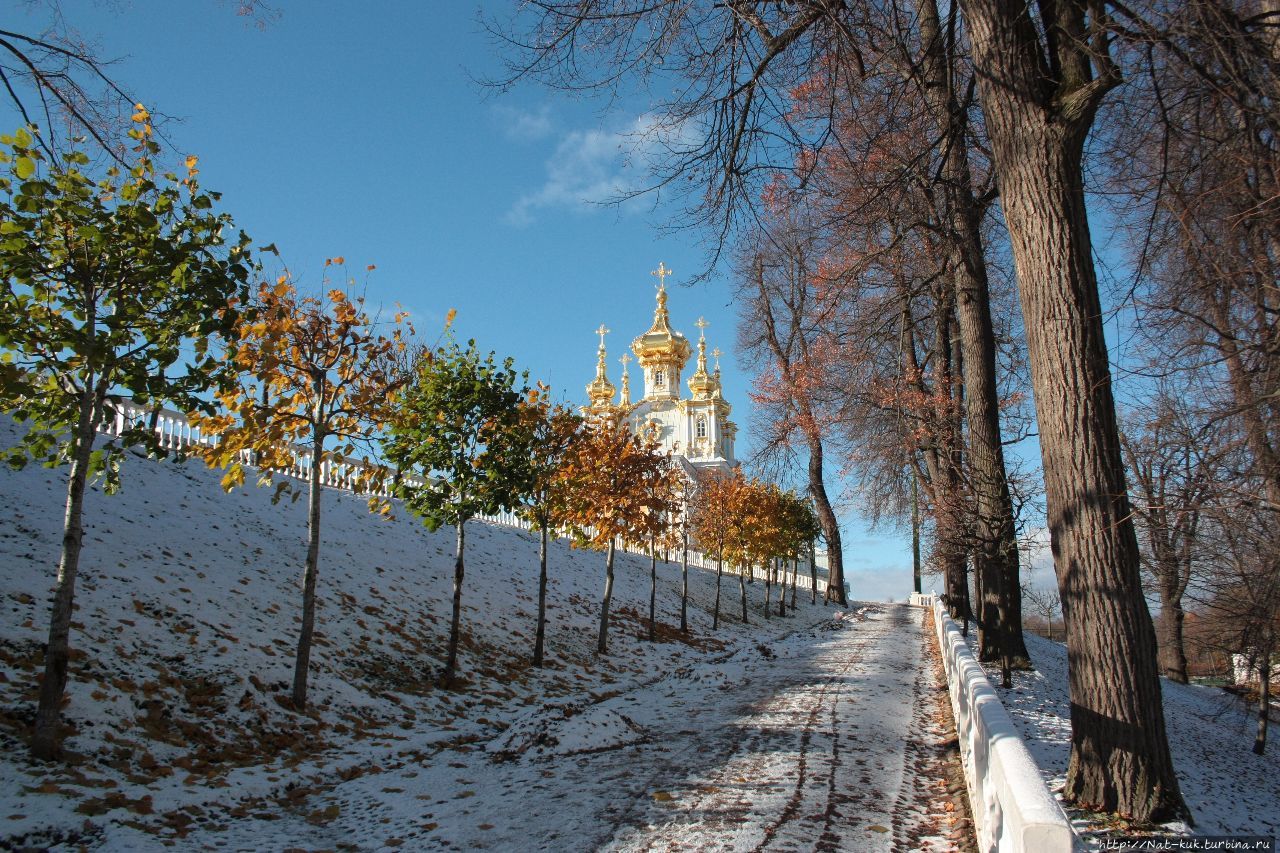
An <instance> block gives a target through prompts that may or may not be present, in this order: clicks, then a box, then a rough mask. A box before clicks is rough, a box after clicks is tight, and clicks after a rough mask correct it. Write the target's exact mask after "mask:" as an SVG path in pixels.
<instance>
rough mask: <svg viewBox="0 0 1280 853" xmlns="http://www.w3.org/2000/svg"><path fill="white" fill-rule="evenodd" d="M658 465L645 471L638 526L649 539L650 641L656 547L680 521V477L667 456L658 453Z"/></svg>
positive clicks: (665, 544) (655, 622) (655, 611)
mask: <svg viewBox="0 0 1280 853" xmlns="http://www.w3.org/2000/svg"><path fill="white" fill-rule="evenodd" d="M658 460H659V464H656V465H654V466H653V468H652V469H651V470H646V471H645V472H644V474H645V476H643V477H642V478H641V481H640V486H639V487H640V489H641V492H642V497H643V498H644V500H645V512H644V515H643V516H641V528H642V530H643V532H644V534H646V535H647V536H648V539H649V642H651V643H652V642H653V641H654V640H656V639H657V638H658V637H657V625H658V615H657V614H658V548H659V546H661V547H662V548H663V549H664V550H665V549H666V548H667V547H669V545H670V544H671V542H670V539H671V536H672V534H673V533H674V531H675V530H676V529H677V528H678V526H679V524H680V521H679V518H678V517H677V513H679V512H680V493H681V492H680V481H681V480H682V479H683V476H682V475H681V473H680V470H679V469H678V468H676V466H675V464H674V463H673V462H672V460H671V457H670V456H669V455H665V456H661V455H660V456H658Z"/></svg>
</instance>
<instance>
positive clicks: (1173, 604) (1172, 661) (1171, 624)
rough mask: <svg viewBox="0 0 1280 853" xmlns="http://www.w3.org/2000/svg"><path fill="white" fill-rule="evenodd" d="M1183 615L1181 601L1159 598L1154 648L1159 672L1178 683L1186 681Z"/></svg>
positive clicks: (1184, 615)
mask: <svg viewBox="0 0 1280 853" xmlns="http://www.w3.org/2000/svg"><path fill="white" fill-rule="evenodd" d="M1162 598H1163V597H1162ZM1185 617H1186V614H1185V612H1184V611H1183V609H1182V602H1181V601H1173V600H1161V602H1160V613H1159V614H1158V615H1157V616H1156V648H1157V653H1158V654H1159V662H1160V672H1161V673H1163V674H1164V677H1165V678H1167V679H1169V680H1170V681H1176V682H1178V683H1179V684H1186V683H1187V652H1186V646H1185V644H1184V643H1183V640H1182V625H1183V622H1184V621H1185Z"/></svg>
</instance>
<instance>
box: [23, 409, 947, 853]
mask: <svg viewBox="0 0 1280 853" xmlns="http://www.w3.org/2000/svg"><path fill="white" fill-rule="evenodd" d="M9 430H11V426H10V425H8V424H7V422H3V421H0V446H3V445H4V444H5V443H6V436H7V434H8V432H9ZM64 476H65V469H63V470H55V471H48V470H45V469H41V468H29V469H27V470H24V471H21V472H11V471H8V470H0V608H2V609H3V612H4V614H5V616H4V618H3V620H0V743H2V744H3V747H4V749H3V755H2V756H0V809H2V810H0V818H2V820H3V830H0V847H3V846H15V847H23V846H28V845H30V846H39V847H44V846H50V845H53V846H59V845H62V846H65V847H68V848H73V847H79V846H80V845H87V846H89V847H99V848H104V849H113V850H145V849H158V848H160V847H162V846H165V845H174V844H177V845H178V846H180V847H182V848H184V849H185V848H199V847H211V848H226V849H282V848H285V847H289V846H292V845H299V846H306V847H329V848H338V849H379V848H394V847H397V846H403V847H405V848H407V849H418V848H422V847H453V846H468V847H491V848H493V849H536V848H544V849H593V848H596V847H600V846H612V847H616V848H618V849H640V848H647V847H656V848H662V849H670V848H672V847H675V846H681V845H687V846H689V847H690V848H696V849H704V848H706V847H708V846H716V845H719V846H723V847H725V848H726V849H746V848H755V847H757V845H760V844H762V843H763V844H765V845H766V846H768V847H789V846H790V845H792V844H793V843H801V844H803V845H804V846H806V847H807V846H810V845H812V844H818V845H819V846H820V847H823V846H830V845H833V844H844V845H845V846H846V847H853V848H856V849H873V848H879V849H892V848H896V849H916V847H917V846H919V845H920V844H925V843H936V844H937V845H939V846H943V844H944V842H943V841H942V840H940V839H939V838H936V836H939V835H943V834H945V832H946V830H947V829H948V828H950V827H951V826H952V821H953V816H952V813H951V809H952V808H953V804H952V803H951V801H950V800H948V799H947V791H946V787H945V785H944V784H942V783H941V782H940V781H939V778H940V776H941V773H942V771H941V770H940V769H939V762H940V760H941V759H940V758H939V755H941V754H942V752H943V750H942V747H941V744H942V743H943V742H944V741H945V740H947V739H948V738H947V736H946V732H945V730H944V729H943V728H942V727H941V724H939V723H938V721H937V718H936V702H935V701H934V700H935V699H936V698H937V695H938V689H937V685H936V684H935V683H934V682H933V681H932V675H931V673H930V671H929V668H927V667H922V666H921V665H920V660H921V655H922V654H923V652H922V651H921V650H922V648H923V646H922V637H923V634H922V633H921V631H920V629H919V625H918V624H917V621H918V618H919V617H918V611H910V610H907V609H906V608H903V607H898V608H893V607H891V608H888V609H886V610H885V611H882V612H880V611H869V612H867V613H865V614H864V618H857V617H856V616H854V617H851V618H849V619H841V620H838V621H835V620H833V619H832V616H833V613H834V612H835V611H834V610H833V609H831V608H823V607H822V605H821V604H819V605H818V606H816V607H811V606H809V605H807V604H806V603H805V602H806V601H807V597H806V595H804V594H803V593H802V594H801V596H800V604H801V607H800V609H799V611H798V612H797V614H796V615H795V616H789V617H788V618H785V619H779V618H776V617H775V618H773V619H769V620H766V619H764V618H763V617H762V615H761V613H760V602H761V599H762V596H763V592H764V590H763V588H762V585H761V584H759V583H757V584H755V585H753V586H751V587H749V588H748V589H749V592H750V596H751V600H752V605H753V607H752V624H751V625H750V626H744V625H742V624H741V623H740V622H739V621H738V620H737V619H735V618H734V617H733V613H734V612H735V609H734V608H735V605H736V593H737V580H736V578H733V577H726V582H725V588H724V600H723V602H722V625H721V629H720V630H719V631H718V632H715V633H713V632H712V630H711V614H710V612H709V611H710V607H711V601H712V596H713V594H714V575H712V574H710V573H706V572H700V571H696V570H691V571H690V575H691V584H690V585H691V593H692V602H691V608H690V626H691V631H690V633H689V636H688V637H682V636H681V635H680V633H679V631H678V630H677V627H678V618H679V617H678V613H679V610H678V608H679V566H678V565H677V564H675V563H672V564H670V565H663V564H661V563H659V574H660V581H659V592H658V606H659V611H660V617H659V618H660V621H661V623H662V625H661V627H660V631H659V638H658V642H656V643H650V642H647V641H646V640H645V639H644V636H645V622H646V615H647V602H648V570H649V566H648V561H647V560H644V559H642V558H639V557H634V556H628V555H620V556H619V560H618V567H617V574H618V578H617V584H616V587H615V592H614V609H613V613H614V619H613V622H612V627H611V634H610V637H611V642H610V654H609V655H608V656H606V657H603V658H598V657H597V656H596V655H595V654H594V647H595V630H596V619H597V615H598V603H599V595H600V593H601V587H602V583H603V562H604V558H603V555H602V554H600V553H598V552H592V551H582V550H574V549H570V548H569V547H568V546H567V545H566V544H564V543H556V544H555V545H553V547H552V550H551V555H550V562H551V569H550V573H551V577H552V581H551V587H550V594H549V612H548V616H549V624H548V628H547V643H548V658H549V661H548V666H547V667H546V668H545V669H542V670H537V669H534V668H532V667H530V666H529V665H528V657H529V652H530V650H531V645H532V638H533V629H534V614H535V607H536V592H537V542H536V540H535V538H534V537H533V536H531V535H530V534H528V533H524V532H522V531H519V530H515V529H511V528H503V527H496V526H489V525H485V524H480V523H474V524H473V525H472V526H471V527H470V528H469V531H468V537H467V544H468V548H467V566H468V573H467V579H466V584H465V589H464V592H463V603H464V613H463V628H464V636H463V642H462V653H461V662H460V663H461V666H460V670H461V674H462V676H463V679H464V683H463V684H462V686H460V687H458V688H456V689H453V690H441V689H437V688H435V687H434V686H433V684H432V679H433V676H434V674H435V672H436V671H437V670H438V668H439V666H440V664H441V662H442V655H443V652H444V646H445V636H446V630H447V624H448V618H449V615H448V607H449V597H450V587H451V581H452V569H453V566H452V562H453V554H452V547H453V532H452V530H449V529H445V530H442V531H440V532H438V533H436V534H429V533H427V532H426V531H425V530H424V529H423V528H422V527H421V525H419V524H418V523H417V522H416V521H415V520H414V519H412V518H410V517H407V516H403V515H402V516H401V517H398V518H396V519H395V520H393V521H390V522H386V521H381V520H378V519H376V518H374V517H372V516H370V515H369V514H368V513H367V511H366V508H365V502H364V501H363V500H362V499H360V498H357V497H354V496H351V495H345V494H341V493H336V492H329V493H326V495H325V500H324V515H323V522H322V525H323V530H324V545H323V549H322V551H321V558H320V587H319V608H318V618H317V635H316V636H317V639H316V648H315V649H314V650H313V653H312V673H311V694H310V698H311V704H312V710H311V711H310V713H309V714H307V715H303V716H300V715H296V714H293V713H291V712H289V711H288V710H286V709H285V708H284V707H282V706H281V704H280V700H281V699H282V698H283V697H284V696H285V695H287V689H288V684H289V680H290V677H291V673H292V657H293V648H294V644H295V641H296V631H297V624H298V621H299V611H300V609H301V591H300V575H301V565H302V561H303V556H304V552H305V506H304V502H302V501H299V502H298V503H292V504H291V503H289V502H288V501H285V502H282V503H280V504H278V505H272V504H271V502H270V491H269V490H266V489H254V488H246V489H240V490H237V491H236V492H234V493H232V494H224V493H222V491H221V489H220V488H219V487H218V476H219V475H218V474H217V473H216V472H211V471H207V470H205V469H204V468H203V467H202V466H200V465H199V464H198V463H195V462H190V463H186V464H174V463H156V462H152V461H147V460H141V459H134V458H132V457H131V458H129V459H128V460H127V462H126V469H125V472H124V476H125V491H124V493H123V494H121V495H118V496H115V497H105V496H103V495H102V494H100V493H99V492H98V491H96V490H95V491H94V492H93V493H92V494H91V496H90V498H89V505H88V508H87V511H86V528H87V533H86V545H85V552H84V555H83V558H82V562H81V571H82V575H81V581H80V584H79V586H78V589H77V601H78V609H77V613H76V620H75V623H74V626H73V634H72V645H73V648H74V649H75V651H74V653H73V663H72V671H71V681H70V684H69V688H68V697H69V701H68V704H67V705H66V708H65V710H64V714H65V719H66V720H67V721H68V722H69V724H70V725H71V727H72V730H73V734H72V735H71V736H70V737H69V739H68V741H67V747H68V749H69V750H70V751H71V760H70V762H69V763H68V764H66V765H60V766H43V765H32V764H31V763H29V762H28V760H27V759H26V753H25V746H24V744H23V743H22V738H23V736H24V732H25V728H26V726H27V725H28V724H29V722H30V720H31V717H32V714H33V710H34V698H35V684H36V673H37V671H38V667H39V665H40V663H41V659H42V654H41V650H40V646H41V643H42V642H43V640H44V633H45V630H46V624H47V619H48V603H47V602H48V594H49V590H50V588H51V583H52V576H53V570H54V567H55V565H56V562H57V553H58V544H59V540H60V533H61V517H62V512H61V506H62V500H63V489H64V480H63V478H64ZM797 780H799V781H797ZM823 839H825V841H823ZM854 839H857V843H854V841H853V840H854ZM930 839H932V841H930ZM820 842H821V843H820Z"/></svg>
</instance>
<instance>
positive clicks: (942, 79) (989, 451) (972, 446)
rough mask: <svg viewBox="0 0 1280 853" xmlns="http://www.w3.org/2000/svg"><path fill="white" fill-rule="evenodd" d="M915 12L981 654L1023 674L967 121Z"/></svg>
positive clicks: (933, 13) (925, 11)
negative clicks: (954, 357)
mask: <svg viewBox="0 0 1280 853" xmlns="http://www.w3.org/2000/svg"><path fill="white" fill-rule="evenodd" d="M918 8H919V10H920V39H921V42H922V46H923V48H924V57H923V59H924V66H925V75H926V77H927V78H928V80H929V85H928V86H927V87H926V92H927V94H928V95H929V101H930V107H931V110H932V112H933V115H934V121H935V124H936V125H937V129H938V131H939V133H940V135H942V136H944V137H945V138H946V139H947V140H948V144H947V145H946V146H945V152H946V156H945V160H944V163H943V167H942V173H943V177H944V180H943V186H942V190H943V195H944V196H945V198H946V199H947V203H946V204H945V206H944V210H943V212H942V215H943V216H944V217H946V218H948V219H949V222H948V223H947V225H948V226H949V227H948V230H947V232H946V234H945V237H946V240H947V246H948V250H949V252H950V255H951V268H952V271H953V281H954V286H955V291H956V294H955V298H956V318H957V320H958V326H959V336H958V337H959V343H960V351H961V353H962V354H963V357H962V358H961V359H959V361H960V370H961V376H962V378H963V380H964V404H965V416H966V421H967V424H968V438H969V441H968V450H969V457H968V462H969V474H970V485H971V488H972V489H973V493H974V497H975V505H976V506H975V512H976V518H975V519H974V522H975V525H974V526H975V528H976V529H975V531H974V533H975V535H976V537H977V543H976V545H977V547H976V548H975V549H974V578H975V582H976V585H977V586H978V587H979V589H980V590H981V594H980V596H979V602H978V613H979V619H980V621H979V631H978V657H979V660H984V661H988V660H997V659H999V660H1001V661H1003V662H1004V663H1005V664H1006V665H1013V666H1016V667H1018V668H1020V669H1028V668H1030V666H1031V658H1030V655H1029V654H1028V653H1027V647H1026V642H1025V641H1024V640H1023V638H1022V588H1021V586H1020V579H1019V577H1018V543H1017V537H1016V535H1015V533H1014V522H1013V500H1012V499H1011V497H1010V494H1009V481H1008V478H1007V475H1006V473H1005V461H1004V448H1003V447H1002V445H1001V441H1000V394H999V387H998V385H997V383H996V342H995V331H994V329H993V327H992V323H991V296H990V288H989V284H988V279H987V261H986V253H985V250H984V248H983V244H982V215H983V212H982V208H981V206H980V205H979V203H978V200H977V199H976V198H975V197H974V192H973V177H972V173H971V172H970V167H969V157H968V140H967V139H966V138H965V137H966V117H965V114H964V113H963V112H962V110H961V108H960V105H959V104H958V103H957V101H956V99H955V90H954V88H953V87H952V86H948V85H947V80H948V77H949V76H950V75H949V74H948V69H947V67H946V66H947V52H946V51H945V50H944V49H943V48H944V44H943V38H942V28H941V26H940V25H939V19H938V7H937V3H936V2H935V0H919V2H918ZM913 485H914V484H913ZM918 591H919V590H917V592H918Z"/></svg>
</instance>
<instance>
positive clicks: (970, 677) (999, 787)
mask: <svg viewBox="0 0 1280 853" xmlns="http://www.w3.org/2000/svg"><path fill="white" fill-rule="evenodd" d="M933 619H934V625H935V627H936V628H937V631H938V645H939V648H940V650H941V652H942V662H943V667H944V668H945V669H946V672H947V686H948V688H949V689H950V692H951V710H952V713H953V714H954V716H955V720H956V733H957V734H958V735H959V738H960V758H961V760H962V762H963V764H964V777H965V782H966V783H967V784H968V788H969V805H970V808H971V810H972V812H973V822H974V828H975V829H976V830H977V836H978V849H979V850H982V851H984V853H989V851H1000V853H1022V851H1030V853H1059V851H1061V853H1069V851H1071V850H1072V849H1073V845H1074V843H1075V833H1074V832H1072V830H1071V823H1070V821H1068V820H1067V816H1066V814H1065V813H1064V812H1063V811H1062V806H1060V805H1059V804H1058V801H1057V800H1055V799H1054V798H1053V794H1051V793H1049V789H1048V788H1047V787H1046V786H1045V783H1044V780H1043V778H1042V777H1041V776H1040V771H1039V769H1038V768H1037V767H1036V764H1035V761H1033V760H1032V758H1031V753H1029V752H1028V751H1027V745H1026V744H1025V743H1023V741H1022V737H1021V735H1019V734H1018V730H1017V727H1016V726H1015V725H1014V723H1013V719H1012V718H1011V717H1010V716H1009V712H1008V711H1007V710H1006V709H1005V707H1004V705H1002V704H1001V703H1000V697H999V695H998V694H997V693H996V690H995V688H994V687H992V686H991V682H990V681H988V680H987V676H986V673H985V672H984V671H983V669H982V667H981V666H979V664H978V661H977V659H976V658H975V657H974V656H973V652H972V650H970V648H969V645H968V644H967V643H966V642H965V640H964V637H963V636H962V635H961V633H960V628H959V627H958V626H957V625H956V624H955V623H954V622H952V621H951V618H950V617H949V616H948V615H947V612H946V610H945V609H944V608H943V606H942V602H940V601H938V602H935V603H934V606H933Z"/></svg>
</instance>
